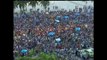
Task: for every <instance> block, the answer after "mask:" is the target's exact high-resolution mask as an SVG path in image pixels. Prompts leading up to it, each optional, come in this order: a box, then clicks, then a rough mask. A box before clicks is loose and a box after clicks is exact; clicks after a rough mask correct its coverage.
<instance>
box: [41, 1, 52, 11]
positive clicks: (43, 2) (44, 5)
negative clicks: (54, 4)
mask: <svg viewBox="0 0 107 60" xmlns="http://www.w3.org/2000/svg"><path fill="white" fill-rule="evenodd" d="M40 3H41V5H42V6H43V7H44V9H45V10H46V8H47V6H49V4H50V3H49V1H40Z"/></svg>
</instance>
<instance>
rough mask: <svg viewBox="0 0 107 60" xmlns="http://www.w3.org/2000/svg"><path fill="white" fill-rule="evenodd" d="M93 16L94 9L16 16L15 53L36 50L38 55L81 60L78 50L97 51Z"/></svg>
mask: <svg viewBox="0 0 107 60" xmlns="http://www.w3.org/2000/svg"><path fill="white" fill-rule="evenodd" d="M93 13H94V11H93V7H92V6H84V7H83V8H79V7H76V8H75V9H73V10H69V11H67V10H65V9H62V10H58V11H50V10H49V11H40V10H39V9H38V10H37V11H31V12H30V13H25V12H23V13H14V51H18V52H19V54H20V51H21V50H22V49H26V50H28V51H29V50H30V49H32V48H33V49H35V52H36V54H39V52H41V51H42V52H45V53H51V52H56V54H57V56H61V57H66V58H67V60H79V59H78V56H77V54H76V51H77V50H81V49H86V48H90V47H91V48H94V46H93V44H94V39H93V30H94V28H93V25H94V23H93V20H94V16H93ZM52 32H54V34H50V35H49V33H52ZM57 38H60V41H56V39H57ZM36 54H35V55H36ZM79 58H80V59H83V57H79Z"/></svg>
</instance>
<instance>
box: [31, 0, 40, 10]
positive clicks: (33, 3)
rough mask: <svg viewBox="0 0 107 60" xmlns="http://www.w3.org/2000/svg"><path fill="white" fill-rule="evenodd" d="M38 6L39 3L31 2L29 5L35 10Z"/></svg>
mask: <svg viewBox="0 0 107 60" xmlns="http://www.w3.org/2000/svg"><path fill="white" fill-rule="evenodd" d="M37 4H38V1H30V2H29V5H31V6H32V8H33V9H35V8H36V5H37Z"/></svg>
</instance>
